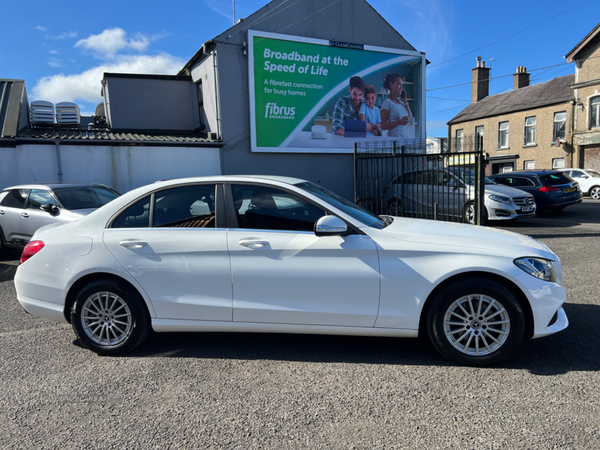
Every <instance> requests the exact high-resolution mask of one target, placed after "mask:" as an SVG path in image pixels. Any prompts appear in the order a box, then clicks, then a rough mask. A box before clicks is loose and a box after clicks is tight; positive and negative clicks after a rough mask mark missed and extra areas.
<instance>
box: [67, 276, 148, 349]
mask: <svg viewBox="0 0 600 450" xmlns="http://www.w3.org/2000/svg"><path fill="white" fill-rule="evenodd" d="M84 313H85V314H86V315H84ZM88 314H89V315H88ZM71 325H72V326H73V331H75V335H76V336H77V338H78V339H79V342H81V343H82V344H83V346H85V347H86V348H88V349H90V350H92V351H93V352H96V353H98V354H99V355H117V354H119V353H125V352H128V351H130V350H133V349H134V348H135V347H137V346H138V345H139V344H141V343H142V342H143V341H144V339H146V337H147V336H148V334H149V333H150V329H151V325H150V315H149V314H148V310H147V308H146V305H145V303H144V300H143V299H142V298H141V296H140V294H139V293H138V292H137V291H135V289H133V288H132V287H131V286H129V285H127V284H125V283H121V282H118V281H115V280H109V279H104V280H96V281H94V282H92V283H90V284H89V285H87V286H86V287H84V288H83V289H82V290H81V291H80V292H79V293H78V294H77V297H76V298H75V303H74V304H73V307H72V308H71Z"/></svg>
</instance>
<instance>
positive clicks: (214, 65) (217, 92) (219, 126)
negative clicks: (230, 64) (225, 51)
mask: <svg viewBox="0 0 600 450" xmlns="http://www.w3.org/2000/svg"><path fill="white" fill-rule="evenodd" d="M213 79H214V80H215V108H216V111H215V112H216V113H217V132H218V133H219V137H220V138H221V140H222V139H223V133H222V132H223V130H222V129H221V116H220V114H221V111H220V110H219V102H220V101H221V99H220V98H219V89H218V87H217V84H218V83H219V79H218V78H217V52H216V51H214V52H213Z"/></svg>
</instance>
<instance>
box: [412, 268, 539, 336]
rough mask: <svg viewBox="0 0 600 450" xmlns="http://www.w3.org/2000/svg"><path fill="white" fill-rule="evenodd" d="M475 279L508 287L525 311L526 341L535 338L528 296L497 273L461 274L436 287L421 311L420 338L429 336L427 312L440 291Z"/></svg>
mask: <svg viewBox="0 0 600 450" xmlns="http://www.w3.org/2000/svg"><path fill="white" fill-rule="evenodd" d="M473 277H477V278H483V279H488V280H491V281H495V282H497V283H498V284H501V285H503V286H504V287H506V288H507V289H508V290H509V291H510V292H511V293H512V294H513V295H514V296H515V298H516V299H517V301H518V302H519V305H520V306H521V309H522V310H523V314H524V315H525V335H524V339H527V340H528V339H531V337H532V336H533V332H534V323H533V311H532V309H531V305H530V304H529V300H527V296H526V295H525V294H524V293H523V291H522V290H521V289H520V288H519V286H517V285H516V284H515V283H513V282H512V281H511V280H509V279H508V278H505V277H503V276H501V275H497V274H495V273H490V272H482V271H481V272H467V273H460V274H456V275H453V276H451V277H450V278H448V279H446V280H444V281H443V282H441V283H440V284H439V285H438V286H436V287H435V289H434V290H433V291H431V292H430V293H429V295H428V296H427V300H425V304H424V305H423V308H422V309H421V316H420V318H419V336H426V335H427V328H426V326H427V324H426V317H427V311H428V309H429V307H430V305H431V303H432V301H433V299H434V298H435V296H436V295H437V293H438V292H439V291H441V290H442V289H444V288H445V287H446V286H448V285H451V284H454V283H456V282H458V281H461V280H463V279H467V278H473Z"/></svg>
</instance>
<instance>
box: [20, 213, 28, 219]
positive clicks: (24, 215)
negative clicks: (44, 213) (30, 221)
mask: <svg viewBox="0 0 600 450" xmlns="http://www.w3.org/2000/svg"><path fill="white" fill-rule="evenodd" d="M21 217H24V218H25V219H27V218H28V217H29V214H27V213H26V212H23V213H21Z"/></svg>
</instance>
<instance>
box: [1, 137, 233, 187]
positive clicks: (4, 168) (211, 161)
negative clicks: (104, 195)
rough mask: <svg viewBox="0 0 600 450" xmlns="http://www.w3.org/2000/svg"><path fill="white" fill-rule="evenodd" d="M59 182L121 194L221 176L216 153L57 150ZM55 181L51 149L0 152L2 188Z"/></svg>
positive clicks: (86, 148) (71, 147)
mask: <svg viewBox="0 0 600 450" xmlns="http://www.w3.org/2000/svg"><path fill="white" fill-rule="evenodd" d="M60 155H61V162H62V173H63V181H64V182H67V181H82V182H87V183H101V184H105V185H107V186H110V187H112V188H113V189H115V190H117V191H119V192H120V193H124V192H127V191H130V190H131V189H134V188H136V187H140V186H143V185H145V184H149V183H154V182H155V181H158V180H162V179H166V178H183V177H198V176H206V175H220V174H221V164H220V158H219V149H218V148H210V147H141V146H131V147H126V146H114V147H111V146H76V145H61V146H60ZM32 172H33V174H34V175H35V179H37V181H38V182H58V181H59V178H58V164H57V158H56V147H55V146H54V145H30V144H28V145H18V146H17V148H0V188H5V187H7V186H12V185H15V184H21V183H33V182H35V180H34V177H33V175H32Z"/></svg>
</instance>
